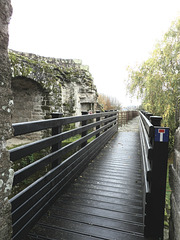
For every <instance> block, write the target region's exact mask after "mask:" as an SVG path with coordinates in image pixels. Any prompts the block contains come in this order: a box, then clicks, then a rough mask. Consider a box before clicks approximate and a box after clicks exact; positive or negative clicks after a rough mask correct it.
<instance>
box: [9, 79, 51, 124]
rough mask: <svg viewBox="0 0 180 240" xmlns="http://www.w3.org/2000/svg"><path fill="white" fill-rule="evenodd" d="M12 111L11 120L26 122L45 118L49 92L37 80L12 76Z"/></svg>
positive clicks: (47, 109) (47, 113)
mask: <svg viewBox="0 0 180 240" xmlns="http://www.w3.org/2000/svg"><path fill="white" fill-rule="evenodd" d="M11 88H12V94H13V97H14V111H13V114H12V122H13V123H15V122H27V121H34V120H40V119H44V118H47V117H48V116H49V115H50V110H51V107H50V106H49V93H48V91H47V90H46V89H44V88H43V87H42V86H41V85H40V84H39V83H38V82H36V81H34V80H32V79H30V78H26V77H21V76H17V77H14V78H12V82H11Z"/></svg>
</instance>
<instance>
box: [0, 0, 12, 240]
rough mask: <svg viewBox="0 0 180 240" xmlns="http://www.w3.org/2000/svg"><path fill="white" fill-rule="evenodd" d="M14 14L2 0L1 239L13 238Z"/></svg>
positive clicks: (0, 48) (0, 67) (9, 4)
mask: <svg viewBox="0 0 180 240" xmlns="http://www.w3.org/2000/svg"><path fill="white" fill-rule="evenodd" d="M11 14H12V7H11V3H10V0H1V1H0V239H1V240H9V239H11V233H12V227H11V215H10V214H11V205H10V203H9V201H8V196H9V194H10V191H11V188H12V181H13V175H14V172H13V170H12V169H11V164H10V160H9V154H8V152H7V150H6V140H7V139H8V138H10V137H11V135H12V129H11V111H12V106H13V100H12V94H11V70H10V64H9V59H8V50H7V49H8V40H9V35H8V24H9V21H10V17H11Z"/></svg>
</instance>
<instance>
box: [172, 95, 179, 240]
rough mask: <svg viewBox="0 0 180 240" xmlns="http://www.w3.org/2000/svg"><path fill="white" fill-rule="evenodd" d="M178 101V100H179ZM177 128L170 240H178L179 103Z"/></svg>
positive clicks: (173, 166)
mask: <svg viewBox="0 0 180 240" xmlns="http://www.w3.org/2000/svg"><path fill="white" fill-rule="evenodd" d="M179 100H180V99H179ZM177 109H178V110H177V112H178V114H177V116H178V118H177V119H178V120H179V127H178V129H177V130H176V133H175V150H174V162H173V164H172V165H171V166H170V169H169V171H170V172H169V174H170V179H169V180H170V186H171V189H172V193H171V216H170V231H169V233H170V240H179V239H180V114H179V113H180V101H179V102H178V106H177Z"/></svg>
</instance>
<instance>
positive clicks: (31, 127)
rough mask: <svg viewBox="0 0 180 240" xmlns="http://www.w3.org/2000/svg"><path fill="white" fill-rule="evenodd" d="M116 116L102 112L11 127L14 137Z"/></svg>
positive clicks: (114, 113) (16, 124)
mask: <svg viewBox="0 0 180 240" xmlns="http://www.w3.org/2000/svg"><path fill="white" fill-rule="evenodd" d="M116 114H117V112H103V113H97V114H87V115H82V116H75V117H63V118H55V119H48V120H40V121H32V122H23V123H14V124H12V126H13V129H14V136H18V135H23V134H26V133H31V132H37V131H41V130H45V129H48V128H53V127H57V126H59V125H65V124H70V123H76V122H81V121H84V120H91V119H95V118H97V117H103V116H111V115H112V116H113V115H116Z"/></svg>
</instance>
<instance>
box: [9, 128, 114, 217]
mask: <svg viewBox="0 0 180 240" xmlns="http://www.w3.org/2000/svg"><path fill="white" fill-rule="evenodd" d="M110 130H111V129H109V130H108V131H106V132H104V133H103V134H102V135H100V136H99V137H98V138H96V139H95V140H93V141H92V142H90V143H88V145H86V146H85V147H84V148H82V149H80V150H79V151H78V152H76V153H74V154H73V155H72V156H70V157H69V158H68V159H66V160H64V161H63V162H62V163H60V164H59V165H58V166H57V167H55V168H54V169H52V170H50V171H49V172H48V173H46V174H45V175H44V176H43V177H41V178H39V179H38V180H36V181H35V182H34V183H32V184H31V185H29V186H28V187H27V188H26V189H24V190H22V191H21V192H20V193H18V194H17V195H16V196H14V197H13V198H11V199H10V202H11V204H12V212H13V213H14V212H16V211H17V209H18V208H19V207H20V206H21V205H22V204H24V203H25V201H26V200H28V201H31V198H32V195H33V194H35V193H36V191H37V190H38V189H39V188H42V187H44V186H45V185H44V184H45V183H48V182H49V181H50V179H51V178H52V177H53V176H56V175H57V174H58V173H59V172H61V171H62V168H64V167H66V166H68V165H69V164H71V163H73V162H74V160H75V159H76V157H77V156H80V155H81V154H83V153H86V152H87V149H88V146H89V145H90V144H92V143H95V142H99V140H100V139H103V138H104V136H106V135H107V134H108V132H109V131H110ZM51 175H52V176H51Z"/></svg>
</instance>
